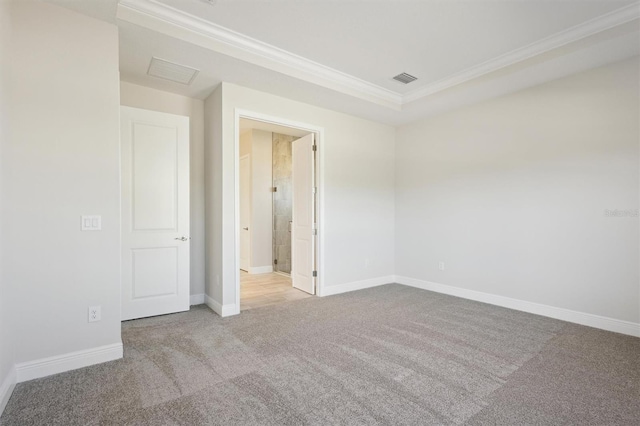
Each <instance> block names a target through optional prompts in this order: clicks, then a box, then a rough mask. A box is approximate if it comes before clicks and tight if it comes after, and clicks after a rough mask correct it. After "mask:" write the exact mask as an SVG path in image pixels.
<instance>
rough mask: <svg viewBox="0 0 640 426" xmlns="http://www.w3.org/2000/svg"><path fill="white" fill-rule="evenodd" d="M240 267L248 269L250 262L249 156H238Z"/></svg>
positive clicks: (244, 269)
mask: <svg viewBox="0 0 640 426" xmlns="http://www.w3.org/2000/svg"><path fill="white" fill-rule="evenodd" d="M239 172H240V269H242V270H243V271H247V272H248V271H249V264H250V262H251V230H250V229H249V223H250V222H251V157H250V156H249V155H244V156H242V157H241V158H240V170H239Z"/></svg>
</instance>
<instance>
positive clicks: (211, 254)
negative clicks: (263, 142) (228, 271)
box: [204, 85, 235, 304]
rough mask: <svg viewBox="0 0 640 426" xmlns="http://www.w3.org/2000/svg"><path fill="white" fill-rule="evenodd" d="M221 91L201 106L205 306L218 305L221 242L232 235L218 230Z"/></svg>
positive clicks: (220, 219) (220, 187) (220, 213)
mask: <svg viewBox="0 0 640 426" xmlns="http://www.w3.org/2000/svg"><path fill="white" fill-rule="evenodd" d="M222 90H223V88H222V85H219V86H218V87H217V88H216V89H215V90H214V91H213V93H212V94H211V95H210V96H209V97H208V98H207V99H206V100H205V102H204V117H205V119H204V140H205V145H204V160H205V165H206V166H205V169H204V188H205V211H206V212H207V214H206V216H205V237H206V239H205V255H206V262H205V293H206V295H207V296H206V297H207V298H208V299H207V302H208V303H209V304H211V301H214V302H217V303H220V304H221V302H222V263H223V251H222V239H223V234H224V233H229V232H234V231H233V229H231V230H230V229H228V228H229V227H227V229H226V230H225V229H224V228H223V226H222V212H223V206H222V203H221V202H220V200H221V198H222V167H221V165H220V159H221V158H222V118H223V117H222ZM234 209H235V206H234ZM228 255H229V254H227V256H228Z"/></svg>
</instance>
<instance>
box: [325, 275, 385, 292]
mask: <svg viewBox="0 0 640 426" xmlns="http://www.w3.org/2000/svg"><path fill="white" fill-rule="evenodd" d="M394 282H395V277H394V276H393V275H389V276H386V277H378V278H370V279H368V280H362V281H353V282H350V283H344V284H338V285H331V286H328V287H325V289H324V291H323V292H322V296H332V295H334V294H341V293H347V292H349V291H356V290H363V289H365V288H371V287H378V286H380V285H385V284H392V283H394Z"/></svg>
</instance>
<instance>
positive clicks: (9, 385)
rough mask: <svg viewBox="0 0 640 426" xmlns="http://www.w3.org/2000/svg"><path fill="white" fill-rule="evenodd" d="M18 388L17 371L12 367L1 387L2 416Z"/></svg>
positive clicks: (0, 409) (0, 405)
mask: <svg viewBox="0 0 640 426" xmlns="http://www.w3.org/2000/svg"><path fill="white" fill-rule="evenodd" d="M15 387H16V369H15V368H14V367H13V366H11V369H10V370H9V374H7V377H5V378H4V381H3V382H2V385H0V416H1V415H2V413H3V412H4V409H5V407H6V406H7V403H8V402H9V398H11V394H12V393H13V389H14V388H15Z"/></svg>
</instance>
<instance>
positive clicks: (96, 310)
mask: <svg viewBox="0 0 640 426" xmlns="http://www.w3.org/2000/svg"><path fill="white" fill-rule="evenodd" d="M96 321H100V306H89V322H96Z"/></svg>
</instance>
